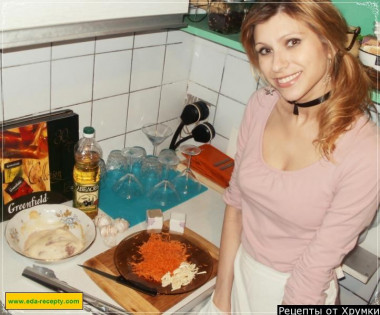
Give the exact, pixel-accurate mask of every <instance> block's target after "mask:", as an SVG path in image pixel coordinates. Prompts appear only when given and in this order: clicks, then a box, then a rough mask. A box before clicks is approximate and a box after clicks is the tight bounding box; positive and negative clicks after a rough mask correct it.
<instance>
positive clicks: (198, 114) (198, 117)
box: [169, 101, 209, 150]
mask: <svg viewBox="0 0 380 315" xmlns="http://www.w3.org/2000/svg"><path fill="white" fill-rule="evenodd" d="M208 115H209V109H208V106H207V104H206V103H205V102H203V101H197V102H194V103H191V104H187V105H186V106H185V107H184V109H183V111H182V114H181V116H180V118H181V123H180V124H179V126H178V127H177V130H176V131H175V133H174V135H173V138H172V141H171V143H170V146H169V148H170V149H172V150H173V149H174V147H175V143H176V141H177V139H178V136H179V135H180V134H181V131H182V129H183V127H184V126H186V125H191V124H194V123H196V122H200V121H202V120H205V119H206V118H207V117H208Z"/></svg>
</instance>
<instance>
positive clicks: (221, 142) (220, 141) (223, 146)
mask: <svg viewBox="0 0 380 315" xmlns="http://www.w3.org/2000/svg"><path fill="white" fill-rule="evenodd" d="M211 144H212V145H213V146H214V147H215V148H217V149H219V150H220V151H222V152H227V147H228V139H226V138H224V137H221V136H220V135H218V134H217V135H215V138H214V139H213V140H212V141H211Z"/></svg>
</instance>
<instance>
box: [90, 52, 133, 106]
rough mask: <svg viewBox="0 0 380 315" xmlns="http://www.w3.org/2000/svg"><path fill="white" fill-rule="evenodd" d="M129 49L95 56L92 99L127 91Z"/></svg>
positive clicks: (129, 69)
mask: <svg viewBox="0 0 380 315" xmlns="http://www.w3.org/2000/svg"><path fill="white" fill-rule="evenodd" d="M131 57H132V51H131V50H124V51H117V52H111V53H105V54H97V55H96V56H95V74H94V96H93V97H94V99H98V98H102V97H107V96H112V95H117V94H123V93H127V92H128V91H129V80H130V71H131Z"/></svg>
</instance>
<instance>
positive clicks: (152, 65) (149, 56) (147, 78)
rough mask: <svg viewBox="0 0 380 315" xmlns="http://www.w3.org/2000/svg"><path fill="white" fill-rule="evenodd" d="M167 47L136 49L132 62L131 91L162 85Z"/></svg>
mask: <svg viewBox="0 0 380 315" xmlns="http://www.w3.org/2000/svg"><path fill="white" fill-rule="evenodd" d="M164 54H165V47H164V46H158V47H149V48H141V49H135V50H134V52H133V57H132V58H133V61H132V77H131V91H137V90H142V89H146V88H150V87H154V86H158V85H160V84H161V80H162V71H163V64H164Z"/></svg>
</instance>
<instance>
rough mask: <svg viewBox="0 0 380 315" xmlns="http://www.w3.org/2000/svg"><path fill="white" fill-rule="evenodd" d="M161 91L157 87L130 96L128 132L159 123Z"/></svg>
mask: <svg viewBox="0 0 380 315" xmlns="http://www.w3.org/2000/svg"><path fill="white" fill-rule="evenodd" d="M160 90H161V88H160V87H156V88H152V89H147V90H142V91H138V92H133V93H131V94H130V96H129V108H128V121H127V132H129V131H133V130H136V129H140V128H141V127H142V126H143V125H144V124H147V123H151V122H156V121H157V117H158V105H159V100H160Z"/></svg>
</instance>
